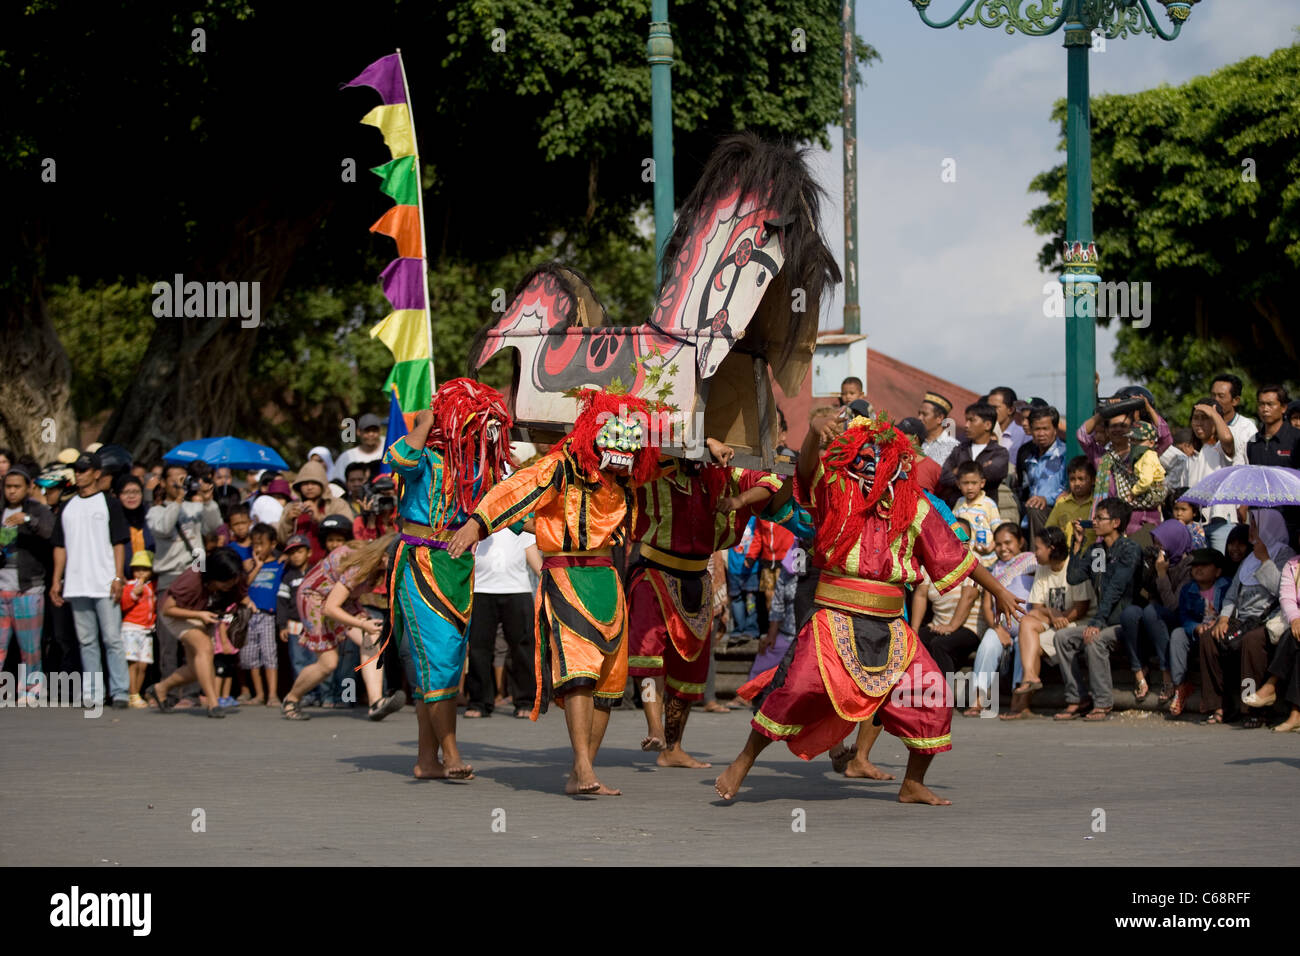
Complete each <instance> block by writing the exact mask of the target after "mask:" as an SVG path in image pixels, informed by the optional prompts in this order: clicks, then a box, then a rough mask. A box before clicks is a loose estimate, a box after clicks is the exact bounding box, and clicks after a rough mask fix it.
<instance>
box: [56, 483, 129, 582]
mask: <svg viewBox="0 0 1300 956" xmlns="http://www.w3.org/2000/svg"><path fill="white" fill-rule="evenodd" d="M114 511H116V514H114V513H113V512H114ZM114 537H117V538H118V540H122V538H123V537H126V538H129V537H130V532H129V531H127V530H126V517H125V515H123V514H122V508H121V506H120V505H118V504H117V502H115V501H114V502H112V503H111V504H110V502H109V499H108V496H107V495H106V494H104V493H103V492H102V491H101V492H99V493H97V494H93V495H91V496H90V497H89V498H83V497H81V496H80V495H77V496H76V497H74V498H70V499H69V500H68V503H67V504H65V505H64V506H63V513H62V514H61V515H60V516H59V527H58V529H56V536H55V539H54V544H56V545H58V546H59V547H62V548H64V549H66V550H67V565H66V566H65V569H64V572H63V596H64V597H65V598H72V597H89V598H106V597H108V596H109V589H110V588H111V587H112V586H113V578H114V576H115V575H116V574H117V568H116V566H115V565H114V562H113V543H112V541H113V538H114Z"/></svg>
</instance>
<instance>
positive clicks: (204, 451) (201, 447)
mask: <svg viewBox="0 0 1300 956" xmlns="http://www.w3.org/2000/svg"><path fill="white" fill-rule="evenodd" d="M197 459H201V460H203V461H206V462H207V463H208V464H209V465H212V466H213V467H214V468H219V467H225V468H245V469H251V468H275V469H278V470H280V471H285V470H287V469H288V467H289V465H288V464H287V463H286V462H285V460H284V459H283V458H281V457H280V456H279V455H278V454H276V453H275V452H274V451H272V450H271V449H270V448H267V447H266V446H265V445H259V444H257V443H256V442H251V441H246V440H245V439H243V438H233V437H231V436H230V435H224V436H222V437H220V438H196V439H194V440H192V441H185V442H181V443H180V444H179V445H177V446H176V447H175V448H173V449H172V450H171V451H169V452H167V453H166V454H165V455H163V461H166V462H176V463H178V464H184V463H186V462H191V461H195V460H197Z"/></svg>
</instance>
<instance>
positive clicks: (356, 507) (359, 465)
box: [343, 461, 391, 517]
mask: <svg viewBox="0 0 1300 956" xmlns="http://www.w3.org/2000/svg"><path fill="white" fill-rule="evenodd" d="M343 472H344V474H343V484H344V485H345V486H346V487H347V490H348V491H347V501H348V505H349V506H350V507H351V508H352V514H353V516H354V517H355V516H359V515H360V514H361V513H362V511H364V510H365V506H366V498H367V497H369V496H368V495H367V493H366V485H367V484H369V482H370V466H369V465H368V464H366V463H365V462H364V461H354V462H351V463H350V464H348V465H346V466H345V467H344V469H343ZM390 480H391V479H390Z"/></svg>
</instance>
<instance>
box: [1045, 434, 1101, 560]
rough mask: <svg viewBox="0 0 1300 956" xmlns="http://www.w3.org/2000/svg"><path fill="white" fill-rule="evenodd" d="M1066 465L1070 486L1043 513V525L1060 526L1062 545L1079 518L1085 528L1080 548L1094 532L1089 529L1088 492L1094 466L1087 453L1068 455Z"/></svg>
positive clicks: (1067, 542)
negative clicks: (1047, 510) (1044, 516)
mask: <svg viewBox="0 0 1300 956" xmlns="http://www.w3.org/2000/svg"><path fill="white" fill-rule="evenodd" d="M1065 467H1066V477H1067V478H1068V480H1069V482H1070V490H1069V491H1067V492H1066V493H1065V494H1063V495H1061V497H1059V498H1057V499H1056V504H1054V505H1053V506H1052V512H1051V514H1049V515H1048V516H1047V527H1049V528H1060V529H1061V532H1062V533H1063V534H1064V535H1065V545H1066V548H1067V549H1068V548H1069V547H1070V539H1071V538H1072V537H1074V522H1076V521H1081V522H1083V526H1084V528H1085V529H1086V531H1087V533H1086V535H1085V541H1084V548H1085V550H1086V549H1087V548H1090V547H1092V543H1093V541H1094V540H1096V537H1097V533H1096V532H1095V531H1093V530H1092V527H1091V525H1092V492H1093V488H1094V487H1095V485H1096V483H1097V469H1096V467H1095V466H1094V465H1093V463H1092V462H1091V461H1089V460H1088V456H1087V455H1078V456H1077V457H1074V458H1071V459H1070V463H1069V464H1068V465H1066V466H1065Z"/></svg>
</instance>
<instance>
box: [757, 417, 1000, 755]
mask: <svg viewBox="0 0 1300 956" xmlns="http://www.w3.org/2000/svg"><path fill="white" fill-rule="evenodd" d="M916 455H917V453H916V451H915V449H914V448H913V446H912V444H911V442H910V440H909V439H907V438H906V437H905V436H904V435H902V434H901V433H900V432H898V431H896V430H895V429H894V428H893V426H891V425H889V424H888V423H885V422H880V421H875V420H870V419H865V418H856V419H854V420H853V421H852V422H851V423H850V425H849V427H848V429H847V430H846V431H845V432H844V434H843V435H841V436H840V437H839V438H837V439H836V440H835V441H834V442H832V443H831V445H830V446H829V447H828V448H827V449H826V450H825V451H824V452H823V453H822V456H821V459H820V461H819V462H818V465H817V470H816V472H815V473H814V474H813V477H812V480H811V481H810V482H809V483H808V484H806V485H805V484H804V483H803V482H801V481H798V480H796V483H795V496H796V498H797V499H798V501H799V503H800V504H802V505H803V506H804V507H805V508H807V509H808V510H809V512H810V513H811V514H812V517H813V521H814V523H815V525H816V536H815V539H814V543H813V548H812V552H811V554H810V558H811V560H812V562H813V564H814V565H815V566H817V567H819V568H820V569H821V578H820V581H819V583H818V586H817V596H816V604H817V609H816V611H815V612H814V614H813V617H812V620H811V621H809V622H808V624H807V625H806V626H805V627H804V628H803V630H802V631H801V632H800V633H799V638H798V643H797V647H796V650H795V653H794V659H793V661H792V662H791V663H790V666H789V669H788V671H785V672H784V673H782V672H781V671H780V669H777V670H776V671H775V673H774V676H773V672H769V673H768V674H766V675H763V676H761V677H760V678H756V679H755V681H753V682H751V685H747V687H746V691H747V693H746V696H752V692H753V691H755V690H756V689H757V688H758V687H760V686H762V685H763V684H764V683H766V682H767V681H770V682H771V683H772V685H773V686H772V690H771V692H770V693H769V694H768V696H767V699H766V700H765V701H764V702H763V705H762V707H761V708H760V709H759V712H758V714H757V715H755V717H754V720H753V728H754V730H755V731H757V732H758V733H760V734H762V735H764V736H766V737H769V738H771V739H772V740H784V741H786V743H787V745H788V746H789V747H790V750H791V751H793V752H794V753H795V754H798V755H799V756H800V757H803V758H804V759H805V760H811V759H812V758H813V757H815V756H816V755H818V754H820V753H822V752H823V751H825V750H828V749H830V747H832V746H833V745H834V744H836V743H838V742H839V741H841V740H843V739H844V738H845V737H846V736H848V734H849V733H850V732H851V731H852V730H853V726H854V724H855V723H857V722H860V721H863V720H868V719H870V718H873V717H877V718H878V720H879V722H880V723H881V724H882V725H883V727H884V729H885V730H888V731H889V732H890V733H892V734H894V735H895V736H897V737H899V738H901V739H902V741H903V743H904V744H906V745H907V746H908V747H909V748H911V749H913V750H916V751H919V752H921V753H939V752H941V751H944V750H950V749H952V743H951V739H952V738H951V733H950V730H951V725H952V706H951V703H950V701H949V698H948V694H947V684H946V682H945V680H944V676H943V674H942V673H940V672H939V671H938V669H937V668H936V667H935V664H934V661H933V660H932V659H931V657H930V655H929V653H928V652H927V651H926V649H925V648H924V647H923V646H922V645H921V642H920V640H919V639H918V638H917V636H916V632H915V631H913V630H912V628H911V627H909V626H908V624H907V623H906V622H905V621H904V620H903V618H902V614H903V606H904V599H905V592H904V585H911V584H916V583H917V582H919V581H920V580H921V569H922V568H924V569H925V572H926V573H927V574H928V575H929V577H930V579H931V580H932V581H933V582H934V585H935V587H936V588H938V589H939V591H940V592H946V591H949V590H951V589H952V588H955V587H957V586H958V585H959V584H960V583H961V582H962V581H963V580H964V579H965V578H966V576H967V575H969V574H970V573H971V571H972V570H974V568H975V565H976V561H975V556H974V555H973V554H972V553H971V552H970V550H969V549H968V548H967V547H966V545H965V544H963V543H962V542H961V541H959V540H958V539H957V537H956V536H955V535H954V534H953V533H952V530H951V529H950V528H949V527H948V525H947V523H946V522H945V521H944V519H943V518H942V517H940V516H939V514H938V512H937V511H936V510H935V509H934V507H933V506H932V505H931V504H930V502H929V500H928V499H927V498H926V497H925V496H924V495H923V494H922V492H921V489H920V487H919V486H918V484H917V482H916V479H915V478H914V477H913V475H912V469H913V466H914V463H915V461H916Z"/></svg>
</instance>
